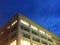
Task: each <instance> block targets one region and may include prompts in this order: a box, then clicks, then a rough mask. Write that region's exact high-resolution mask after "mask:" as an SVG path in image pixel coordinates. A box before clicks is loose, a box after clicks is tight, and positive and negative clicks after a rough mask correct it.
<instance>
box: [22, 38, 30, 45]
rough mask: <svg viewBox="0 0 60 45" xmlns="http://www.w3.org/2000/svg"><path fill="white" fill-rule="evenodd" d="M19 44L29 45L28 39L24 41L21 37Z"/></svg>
mask: <svg viewBox="0 0 60 45" xmlns="http://www.w3.org/2000/svg"><path fill="white" fill-rule="evenodd" d="M21 45H30V41H26V40H22V39H21Z"/></svg>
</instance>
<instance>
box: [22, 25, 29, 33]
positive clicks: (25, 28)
mask: <svg viewBox="0 0 60 45" xmlns="http://www.w3.org/2000/svg"><path fill="white" fill-rule="evenodd" d="M21 29H22V30H25V31H27V32H30V29H29V28H27V27H24V26H21Z"/></svg>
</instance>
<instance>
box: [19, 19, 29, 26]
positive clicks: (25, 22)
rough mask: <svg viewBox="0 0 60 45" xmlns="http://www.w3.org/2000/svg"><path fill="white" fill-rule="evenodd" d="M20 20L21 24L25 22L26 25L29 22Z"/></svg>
mask: <svg viewBox="0 0 60 45" xmlns="http://www.w3.org/2000/svg"><path fill="white" fill-rule="evenodd" d="M20 22H21V23H23V24H25V25H27V26H29V23H28V22H26V21H24V20H20Z"/></svg>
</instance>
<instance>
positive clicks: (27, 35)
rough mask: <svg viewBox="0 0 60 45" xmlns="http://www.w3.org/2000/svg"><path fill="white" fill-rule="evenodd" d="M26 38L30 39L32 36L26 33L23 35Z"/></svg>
mask: <svg viewBox="0 0 60 45" xmlns="http://www.w3.org/2000/svg"><path fill="white" fill-rule="evenodd" d="M22 34H23V36H24V37H26V38H30V35H29V34H26V33H22Z"/></svg>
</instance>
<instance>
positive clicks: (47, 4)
mask: <svg viewBox="0 0 60 45" xmlns="http://www.w3.org/2000/svg"><path fill="white" fill-rule="evenodd" d="M16 13H22V14H23V15H24V16H26V17H28V18H29V19H30V20H32V21H34V22H36V23H37V24H39V25H41V26H42V27H44V28H45V29H47V30H49V31H50V32H52V33H53V34H55V35H57V36H59V37H60V0H0V27H2V26H3V25H4V24H5V23H6V22H8V20H9V19H11V18H12V17H13V16H14V15H15V14H16Z"/></svg>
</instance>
